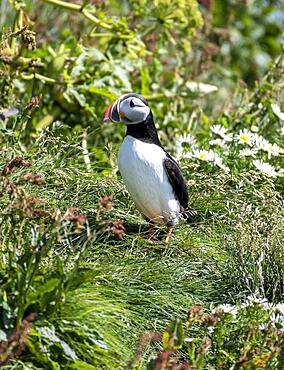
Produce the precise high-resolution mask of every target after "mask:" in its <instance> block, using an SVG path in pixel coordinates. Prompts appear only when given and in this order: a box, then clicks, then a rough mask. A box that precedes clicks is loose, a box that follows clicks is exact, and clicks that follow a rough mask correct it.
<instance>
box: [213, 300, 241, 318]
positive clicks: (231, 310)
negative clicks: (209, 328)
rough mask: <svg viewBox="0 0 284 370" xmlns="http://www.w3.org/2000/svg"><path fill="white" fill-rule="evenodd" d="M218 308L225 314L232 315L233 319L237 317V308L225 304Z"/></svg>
mask: <svg viewBox="0 0 284 370" xmlns="http://www.w3.org/2000/svg"><path fill="white" fill-rule="evenodd" d="M218 308H219V309H220V310H222V311H224V312H226V313H230V314H232V315H233V316H234V317H237V314H238V308H237V307H236V306H233V305H231V304H228V303H226V304H221V305H220V306H219V307H218Z"/></svg>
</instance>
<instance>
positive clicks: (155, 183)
mask: <svg viewBox="0 0 284 370" xmlns="http://www.w3.org/2000/svg"><path fill="white" fill-rule="evenodd" d="M165 157H166V154H165V152H164V150H163V149H162V148H160V147H159V146H158V145H155V144H149V143H145V142H143V141H141V140H138V139H135V138H133V137H132V136H126V137H125V139H124V141H123V143H122V145H121V147H120V150H119V153H118V167H119V170H120V173H121V175H122V178H123V181H124V183H125V185H126V187H127V190H128V191H129V193H130V195H131V197H132V199H133V201H134V202H135V204H136V206H137V208H138V209H139V210H140V212H142V213H143V214H144V215H145V216H146V217H147V218H148V219H150V220H152V221H153V222H165V223H171V224H176V223H177V222H178V220H179V217H180V204H179V202H178V201H177V200H176V199H175V195H174V192H173V189H172V186H171V184H170V183H169V180H168V177H167V173H166V171H165V168H164V165H163V159H164V158H165Z"/></svg>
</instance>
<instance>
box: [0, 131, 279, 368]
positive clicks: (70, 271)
mask: <svg viewBox="0 0 284 370" xmlns="http://www.w3.org/2000/svg"><path fill="white" fill-rule="evenodd" d="M79 142H80V138H79V137H73V138H72V139H71V138H69V139H67V140H64V139H63V138H62V137H58V136H56V135H55V136H53V134H52V132H50V133H49V134H48V135H44V136H43V137H42V139H39V140H38V141H37V143H35V144H34V145H33V146H31V148H30V149H29V151H28V152H27V153H24V156H25V158H28V160H29V161H30V163H31V166H30V167H28V168H23V167H20V168H16V169H15V172H12V173H10V174H8V178H9V179H11V180H12V181H13V182H14V184H16V186H17V187H18V188H19V189H22V190H21V191H23V192H24V194H25V197H30V196H33V197H40V198H41V199H42V204H41V205H39V206H35V207H40V208H43V209H44V210H45V211H48V212H49V213H50V214H52V216H50V217H43V218H38V217H36V218H34V217H32V218H28V219H25V218H23V221H22V222H23V225H24V226H22V228H19V229H18V226H17V225H16V229H17V230H18V232H19V233H20V234H19V235H20V240H19V238H18V239H17V240H18V245H19V247H20V248H21V249H20V250H22V251H24V250H25V249H26V248H27V247H28V244H29V240H30V236H29V233H28V232H27V230H28V229H29V228H30V227H31V225H34V227H36V228H38V230H42V234H41V236H42V237H43V235H45V236H46V237H47V241H46V243H47V245H49V247H48V252H47V254H46V255H43V256H42V260H41V261H40V267H39V270H38V272H40V271H46V272H47V273H50V271H49V270H53V273H52V274H53V276H54V277H55V278H59V279H62V280H63V281H65V283H64V287H63V290H62V291H61V293H58V292H57V294H58V299H59V301H60V302H58V306H57V308H56V310H53V309H52V308H49V309H48V308H46V304H45V303H42V308H39V307H37V308H36V307H35V306H29V307H28V308H27V309H28V311H32V310H33V309H36V311H38V312H39V313H38V316H37V318H36V320H35V321H34V323H33V325H34V329H33V330H35V331H34V332H32V334H31V339H30V344H28V347H27V351H26V352H25V353H23V354H22V357H21V358H22V359H26V360H27V361H29V359H30V361H32V362H33V363H34V364H36V366H43V367H44V368H49V367H50V366H51V364H52V363H53V362H54V363H61V366H67V365H68V364H69V365H68V366H73V368H74V366H75V368H80V367H79V362H80V361H81V362H82V364H83V365H82V364H81V365H80V366H83V367H82V368H85V367H84V366H87V365H86V364H87V363H88V364H89V365H90V366H94V367H95V368H114V367H116V366H118V367H120V366H122V364H127V363H128V362H129V361H130V360H131V358H132V357H133V354H134V352H135V348H136V346H137V343H138V341H139V337H140V335H142V334H143V333H145V332H147V331H150V332H158V331H160V330H162V329H164V328H165V327H166V326H167V324H168V323H169V322H170V321H172V320H174V319H175V318H177V317H181V318H185V317H186V315H187V311H188V309H189V308H190V307H191V306H192V305H195V304H202V305H204V306H205V307H207V308H208V309H209V307H210V306H212V305H213V306H216V305H218V304H221V303H238V302H241V301H242V300H243V299H244V298H245V297H246V296H247V295H249V294H252V293H260V294H261V295H263V296H267V297H268V298H270V299H273V300H281V297H282V292H283V281H282V276H283V268H284V266H283V199H282V197H281V194H280V193H279V192H278V191H277V190H276V189H275V185H274V182H273V180H271V179H269V178H267V177H264V176H263V175H260V174H259V173H257V172H255V171H252V170H250V171H243V172H241V173H239V174H235V175H231V174H225V173H224V174H220V172H219V171H218V170H216V169H212V168H210V167H204V170H202V171H200V170H199V169H198V168H197V167H196V165H195V164H194V163H190V162H188V163H186V162H185V163H184V164H183V170H184V173H185V177H186V179H187V180H188V181H189V183H190V184H191V186H190V187H189V192H190V200H191V205H192V207H193V208H194V209H195V210H196V211H197V216H196V220H195V223H194V224H193V225H192V226H189V225H187V224H181V225H179V226H178V227H177V228H176V230H175V233H174V237H173V239H172V240H171V242H170V243H169V244H168V245H167V244H165V243H164V242H163V232H162V231H163V230H162V228H161V229H158V230H157V238H158V241H157V243H156V244H154V245H151V244H149V243H148V241H147V225H146V224H145V222H144V221H143V219H142V217H141V216H140V215H139V214H138V212H137V211H136V210H135V207H134V205H133V203H132V201H131V200H130V199H129V198H128V196H127V194H126V193H125V191H124V187H123V184H122V182H121V180H120V179H119V178H117V177H116V176H115V175H114V174H115V171H116V169H115V167H114V168H113V169H112V168H108V169H105V170H104V171H102V169H101V165H100V162H96V161H95V160H94V161H93V162H92V164H91V166H92V171H91V172H89V170H88V168H87V167H86V165H85V163H84V158H83V153H82V149H81V147H80V145H79V144H78V143H79ZM20 154H23V153H22V151H21V149H19V148H17V146H14V147H11V150H10V151H9V152H7V153H6V154H5V155H4V156H3V157H2V166H3V164H4V163H5V162H7V161H8V159H11V158H13V157H15V156H18V155H20ZM27 172H32V173H42V174H44V179H45V184H44V185H43V186H37V185H35V184H32V183H27V182H25V181H23V175H24V174H25V173H27ZM6 191H7V189H6ZM111 194H112V195H113V196H114V199H113V208H111V209H110V210H109V211H108V212H102V211H101V208H100V203H99V199H100V197H102V196H105V195H111ZM2 201H3V202H4V203H3V204H6V205H9V201H8V199H7V195H6V194H5V191H4V192H3V193H2ZM13 202H14V199H11V198H10V208H5V207H4V210H5V209H6V211H7V212H6V215H7V213H10V214H12V215H13V214H14V213H15V212H16V214H18V213H17V212H18V211H16V210H15V209H14V208H13V207H12V208H11V203H13ZM70 207H77V208H79V210H78V212H79V213H80V214H83V215H85V216H87V219H88V223H87V227H86V226H85V227H84V228H81V229H80V228H79V229H78V231H76V227H75V230H74V226H72V223H70V221H69V222H68V221H62V224H61V225H57V228H58V230H57V231H56V232H55V235H53V234H52V233H53V231H52V230H50V226H51V228H52V225H53V223H54V221H52V220H53V219H54V217H55V214H61V215H64V214H65V213H66V210H67V209H68V208H70ZM2 210H3V209H2ZM15 217H19V216H15ZM22 217H23V216H22ZM117 219H120V220H123V221H124V224H125V226H126V232H125V235H124V237H123V239H122V240H118V239H116V238H115V236H114V235H113V234H112V233H110V232H109V231H107V229H108V227H109V226H111V225H112V222H113V221H114V220H117ZM2 222H4V224H5V219H4V218H2ZM2 227H3V223H2ZM48 230H49V231H48ZM4 232H5V230H4ZM62 232H64V233H63V235H62ZM2 235H4V234H2ZM56 235H57V236H56ZM59 235H60V239H58V236H59ZM56 239H57V241H56ZM159 240H160V241H159ZM52 243H53V244H52ZM78 258H79V261H80V263H79V265H78V266H77V267H76V261H77V260H78ZM58 261H61V264H62V267H60V266H59V267H58ZM74 266H75V267H74ZM74 268H75V269H74ZM60 271H61V272H60ZM36 289H39V291H40V287H39V286H38V284H37V282H36V279H35V281H34V287H33V288H32V290H36ZM50 290H51V291H52V288H50ZM27 294H28V293H27ZM48 294H49V291H47V292H46V295H47V297H48ZM44 295H45V293H42V294H41V295H40V296H38V298H37V299H38V300H40V299H42V300H43V301H44V299H46V298H44ZM62 298H63V301H62ZM25 299H27V297H24V300H25ZM25 315H26V314H25ZM25 315H24V316H25ZM42 326H44V327H54V328H55V329H54V330H55V333H56V335H57V336H58V337H59V338H61V339H62V340H64V341H65V342H66V343H68V345H69V346H70V348H72V349H73V351H75V353H76V359H75V360H72V361H71V360H70V358H68V355H66V354H65V355H62V353H61V352H62V350H61V352H60V345H57V346H58V348H59V349H58V351H59V352H58V353H57V352H56V351H55V352H54V348H53V346H54V343H53V342H52V336H50V337H49V338H48V337H47V338H45V339H43V338H42V339H41V341H40V342H41V345H39V344H38V342H37V340H36V338H38V335H39V334H38V332H37V329H36V328H37V327H42ZM90 338H91V339H90ZM92 338H93V339H92ZM94 338H95V339H94ZM94 340H99V341H103V342H104V343H105V344H106V346H107V348H108V349H109V351H104V350H103V349H102V348H100V346H96V345H94V344H92V341H94ZM44 343H46V344H45V345H44ZM46 346H47V347H46ZM43 348H50V351H51V354H50V355H48V356H46V355H45V356H44V355H43V353H44V352H43ZM151 348H152V347H149V348H148V350H147V351H146V352H145V354H144V356H145V361H146V360H147V358H148V356H149V354H150V353H151V351H152V350H153V348H152V349H151ZM44 358H45V360H43V359H44ZM40 359H41V360H40ZM64 363H65V365H64ZM71 363H72V364H73V365H71ZM84 363H85V365H84ZM13 364H15V365H16V364H17V365H16V366H18V367H19V368H20V362H18V360H15V361H14V362H13V361H12V362H11V364H10V365H6V368H12V367H13V366H14V365H13ZM25 366H26V365H23V367H24V368H25ZM56 366H58V365H56ZM76 366H77V367H76ZM86 368H87V367H86Z"/></svg>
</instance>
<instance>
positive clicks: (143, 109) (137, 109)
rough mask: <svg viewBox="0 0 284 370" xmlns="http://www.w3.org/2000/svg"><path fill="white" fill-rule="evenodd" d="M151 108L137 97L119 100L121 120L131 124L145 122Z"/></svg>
mask: <svg viewBox="0 0 284 370" xmlns="http://www.w3.org/2000/svg"><path fill="white" fill-rule="evenodd" d="M149 113H150V108H149V107H148V106H147V105H146V104H145V103H143V101H142V100H140V99H139V98H136V97H129V98H127V99H124V100H122V101H121V102H118V114H119V116H120V121H121V122H124V123H126V124H127V125H129V124H135V123H139V122H143V121H144V120H145V119H146V118H147V117H148V115H149Z"/></svg>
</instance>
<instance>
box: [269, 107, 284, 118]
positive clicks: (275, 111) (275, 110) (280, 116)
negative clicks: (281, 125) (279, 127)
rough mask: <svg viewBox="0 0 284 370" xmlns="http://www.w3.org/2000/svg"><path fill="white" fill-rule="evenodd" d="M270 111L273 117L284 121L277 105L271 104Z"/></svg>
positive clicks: (282, 113)
mask: <svg viewBox="0 0 284 370" xmlns="http://www.w3.org/2000/svg"><path fill="white" fill-rule="evenodd" d="M271 109H272V110H273V113H274V114H275V116H277V117H278V118H279V119H280V120H281V121H284V112H281V110H280V107H279V105H278V104H271Z"/></svg>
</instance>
